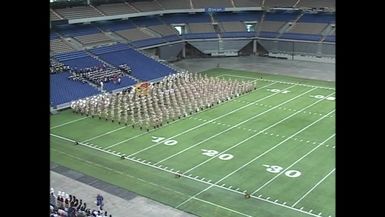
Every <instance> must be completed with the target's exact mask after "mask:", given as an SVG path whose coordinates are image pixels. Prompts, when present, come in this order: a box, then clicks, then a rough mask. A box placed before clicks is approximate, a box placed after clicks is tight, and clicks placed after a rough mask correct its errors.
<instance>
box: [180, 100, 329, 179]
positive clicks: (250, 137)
mask: <svg viewBox="0 0 385 217" xmlns="http://www.w3.org/2000/svg"><path fill="white" fill-rule="evenodd" d="M322 100H324V99H319V100H317V101H315V102H313V103H312V104H310V105H307V106H305V107H303V108H302V109H300V110H298V111H296V112H295V113H293V114H291V115H289V116H287V117H285V118H284V119H282V120H280V121H278V122H276V123H274V124H273V125H270V126H268V127H266V128H264V129H263V130H260V131H259V132H258V133H256V134H254V135H252V136H249V137H248V138H246V139H244V140H242V141H241V142H238V143H237V144H235V145H233V146H231V147H230V148H227V149H226V150H224V151H222V152H220V153H218V154H216V155H214V156H212V157H211V158H209V159H207V160H205V161H203V162H202V163H200V164H197V165H196V166H194V167H192V168H190V169H189V170H187V171H186V173H187V172H190V171H191V170H193V169H195V168H197V167H199V166H201V165H203V164H205V163H207V162H209V161H211V160H212V159H214V158H216V157H218V156H219V155H221V154H224V153H225V152H227V151H229V150H231V149H233V148H235V147H237V146H239V145H241V144H243V143H245V142H247V141H249V140H250V139H252V138H254V137H256V136H258V135H259V134H261V133H263V132H265V131H266V130H268V129H270V128H272V127H274V126H276V125H278V124H280V123H282V122H283V121H286V120H287V119H289V118H291V117H293V116H295V115H297V114H298V113H300V112H301V111H302V110H305V109H307V108H309V107H311V106H314V105H315V104H317V103H319V102H320V101H322ZM273 108H274V107H273ZM271 109H272V108H271ZM291 138H292V136H290V137H288V138H286V139H285V140H283V141H287V140H289V139H291Z"/></svg>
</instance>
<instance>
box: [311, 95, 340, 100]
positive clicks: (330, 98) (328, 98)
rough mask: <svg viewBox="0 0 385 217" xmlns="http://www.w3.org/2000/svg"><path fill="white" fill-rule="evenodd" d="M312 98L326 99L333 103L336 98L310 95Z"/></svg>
mask: <svg viewBox="0 0 385 217" xmlns="http://www.w3.org/2000/svg"><path fill="white" fill-rule="evenodd" d="M310 97H313V98H316V99H326V100H330V101H333V100H335V99H336V98H335V97H334V96H328V97H326V96H323V95H314V96H313V95H310Z"/></svg>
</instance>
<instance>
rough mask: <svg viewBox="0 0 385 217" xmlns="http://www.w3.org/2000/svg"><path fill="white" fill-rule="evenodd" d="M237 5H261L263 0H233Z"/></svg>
mask: <svg viewBox="0 0 385 217" xmlns="http://www.w3.org/2000/svg"><path fill="white" fill-rule="evenodd" d="M233 2H234V4H235V7H261V4H262V0H233Z"/></svg>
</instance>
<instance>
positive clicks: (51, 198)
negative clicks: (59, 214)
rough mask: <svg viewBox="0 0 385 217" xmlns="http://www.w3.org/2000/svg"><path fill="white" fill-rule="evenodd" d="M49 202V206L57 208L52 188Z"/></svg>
mask: <svg viewBox="0 0 385 217" xmlns="http://www.w3.org/2000/svg"><path fill="white" fill-rule="evenodd" d="M49 201H50V204H51V205H52V206H53V207H54V208H56V207H57V198H56V195H55V192H54V190H53V188H51V194H50V198H49Z"/></svg>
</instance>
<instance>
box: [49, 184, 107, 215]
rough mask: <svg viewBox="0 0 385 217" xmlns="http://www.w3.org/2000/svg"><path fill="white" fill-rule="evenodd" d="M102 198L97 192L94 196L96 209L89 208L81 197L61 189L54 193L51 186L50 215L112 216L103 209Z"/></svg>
mask: <svg viewBox="0 0 385 217" xmlns="http://www.w3.org/2000/svg"><path fill="white" fill-rule="evenodd" d="M103 200H104V198H103V196H102V195H100V194H98V195H97V196H96V206H97V209H91V208H89V207H88V206H87V203H85V202H83V200H82V199H79V198H77V197H76V196H74V195H70V194H66V193H65V192H61V191H58V193H57V195H56V194H55V191H54V190H53V188H51V192H50V217H88V216H91V217H106V216H107V217H112V215H111V214H110V215H108V212H107V211H105V210H104V209H103V205H104V202H103Z"/></svg>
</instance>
